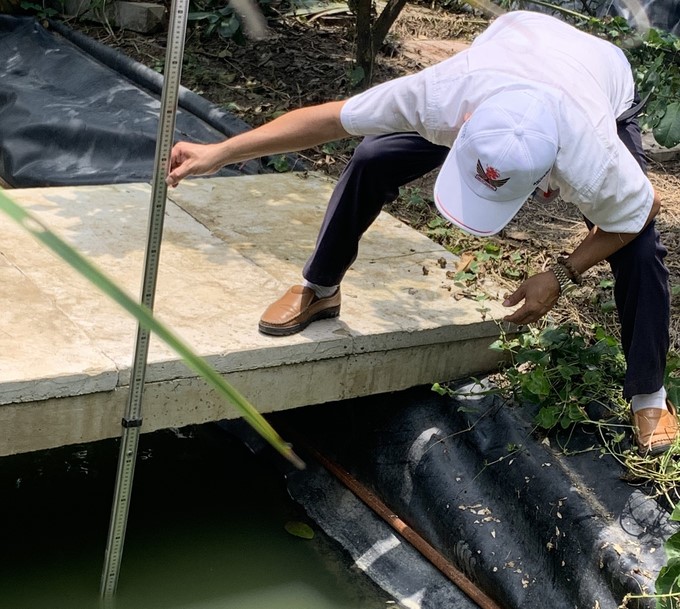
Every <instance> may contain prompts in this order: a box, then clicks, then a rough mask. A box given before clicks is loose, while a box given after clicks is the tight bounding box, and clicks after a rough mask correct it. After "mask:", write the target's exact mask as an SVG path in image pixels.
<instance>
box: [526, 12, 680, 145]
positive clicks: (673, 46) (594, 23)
mask: <svg viewBox="0 0 680 609" xmlns="http://www.w3.org/2000/svg"><path fill="white" fill-rule="evenodd" d="M531 2H532V3H533V4H539V5H541V6H545V7H547V8H551V9H553V10H554V11H556V12H558V13H560V14H561V15H563V16H564V17H565V18H566V19H568V20H570V21H571V22H572V23H573V24H574V25H575V26H576V27H579V28H580V29H583V30H584V31H587V32H590V33H591V34H595V35H596V36H600V37H602V38H606V39H607V40H609V41H610V42H612V43H614V44H615V45H617V46H618V47H619V48H621V49H622V50H623V52H624V53H625V54H626V56H627V57H628V60H629V61H630V63H631V65H632V67H633V72H634V75H635V84H636V85H637V88H638V91H639V93H640V96H641V97H642V98H643V99H645V98H647V96H649V98H648V101H647V104H646V106H645V109H644V110H643V112H642V114H641V123H642V125H643V127H644V128H645V129H648V130H652V131H653V133H654V137H655V139H656V141H657V142H658V143H659V144H660V145H661V146H665V147H667V148H671V147H673V146H676V145H677V144H680V103H678V102H677V92H678V91H679V90H680V38H678V37H677V36H676V35H674V34H671V33H669V32H663V31H661V30H657V29H655V28H649V29H648V30H646V31H643V30H638V29H636V28H634V27H632V26H631V25H630V24H629V23H628V22H627V21H626V20H625V19H624V18H623V17H601V18H599V17H595V16H594V11H591V10H587V9H584V10H585V12H586V13H589V14H582V13H578V12H576V11H573V10H571V9H566V8H564V7H561V6H559V5H556V4H552V3H549V2H543V1H542V0H531ZM518 4H519V5H521V4H523V1H522V0H521V1H520V2H519V3H518ZM584 6H585V5H584Z"/></svg>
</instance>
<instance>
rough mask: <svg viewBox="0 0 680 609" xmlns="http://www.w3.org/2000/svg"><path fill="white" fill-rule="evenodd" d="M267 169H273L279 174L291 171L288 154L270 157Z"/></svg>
mask: <svg viewBox="0 0 680 609" xmlns="http://www.w3.org/2000/svg"><path fill="white" fill-rule="evenodd" d="M267 167H271V168H272V169H273V170H274V171H276V172H277V173H286V172H288V171H290V170H291V160H290V157H289V156H288V155H287V154H275V155H273V156H270V157H269V160H268V161H267Z"/></svg>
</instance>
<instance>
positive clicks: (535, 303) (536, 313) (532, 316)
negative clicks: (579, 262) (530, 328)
mask: <svg viewBox="0 0 680 609" xmlns="http://www.w3.org/2000/svg"><path fill="white" fill-rule="evenodd" d="M559 296H560V284H559V282H558V281H557V277H555V274H554V273H553V272H552V271H545V272H544V273H538V274H537V275H532V276H531V277H529V279H527V280H526V281H524V282H522V285H520V286H519V288H517V290H515V292H513V293H512V294H510V296H508V297H507V298H506V299H505V301H504V302H503V306H504V307H514V306H515V305H516V304H518V303H519V302H521V301H522V300H524V305H523V306H521V307H520V308H519V309H517V311H515V312H514V313H512V314H511V315H507V316H505V317H504V318H503V319H504V320H505V321H509V322H512V323H514V324H517V325H523V324H529V323H531V322H534V321H536V320H538V319H540V318H541V317H543V316H544V315H545V314H546V313H547V312H548V311H550V309H552V308H553V307H554V306H555V303H556V302H557V299H558V298H559Z"/></svg>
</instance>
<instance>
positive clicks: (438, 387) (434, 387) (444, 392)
mask: <svg viewBox="0 0 680 609" xmlns="http://www.w3.org/2000/svg"><path fill="white" fill-rule="evenodd" d="M432 391H434V392H435V393H438V394H439V395H449V390H448V389H447V388H446V387H442V386H441V385H440V384H439V383H435V384H434V385H432Z"/></svg>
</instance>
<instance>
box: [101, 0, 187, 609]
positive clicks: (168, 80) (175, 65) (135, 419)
mask: <svg viewBox="0 0 680 609" xmlns="http://www.w3.org/2000/svg"><path fill="white" fill-rule="evenodd" d="M188 5H189V0H172V6H171V9H170V24H169V28H168V43H167V49H166V56H165V71H164V79H163V90H162V93H161V109H160V113H159V125H158V136H157V141H156V156H155V160H154V170H153V178H152V184H151V186H152V192H151V206H150V211H149V230H148V239H147V245H146V253H145V259H144V278H143V281H142V290H141V293H142V304H143V305H145V306H146V307H148V308H149V309H153V304H154V298H155V294H156V279H157V276H158V262H159V256H160V249H161V241H162V238H163V220H164V216H165V201H166V196H167V185H166V183H165V176H166V175H167V172H168V169H169V162H170V154H171V151H172V145H173V135H174V133H175V119H176V115H177V100H178V97H179V83H180V79H181V72H182V58H183V56H184V38H185V35H186V26H187V14H188ZM149 339H150V336H149V331H148V330H147V329H146V328H143V327H141V326H138V327H137V339H136V344H135V355H134V359H133V364H132V372H131V375H130V393H129V397H128V403H127V408H126V411H125V417H124V418H123V420H122V428H123V429H122V436H121V443H120V452H119V456H118V470H117V473H116V486H115V490H114V495H113V506H112V508H111V521H110V524H109V535H108V541H107V545H106V555H105V559H104V569H103V572H102V579H101V589H100V592H101V598H102V600H103V601H104V605H105V606H106V605H109V604H110V603H113V598H114V595H115V592H116V588H117V585H118V577H119V574H120V565H121V559H122V553H123V545H124V541H125V531H126V528H127V520H128V514H129V508H130V494H131V491H132V482H133V478H134V470H135V462H136V461H137V449H138V445H139V435H140V427H141V425H142V397H143V394H144V380H145V377H146V363H147V358H148V352H149Z"/></svg>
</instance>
